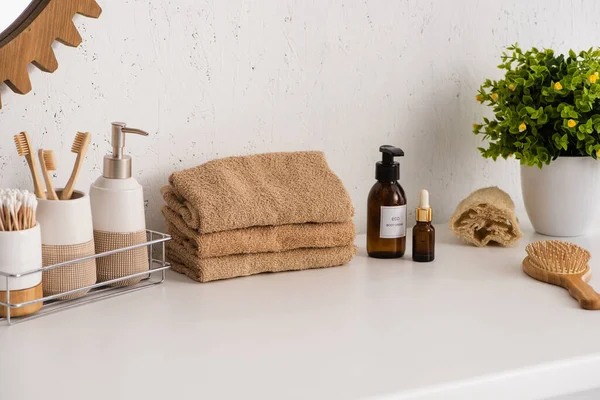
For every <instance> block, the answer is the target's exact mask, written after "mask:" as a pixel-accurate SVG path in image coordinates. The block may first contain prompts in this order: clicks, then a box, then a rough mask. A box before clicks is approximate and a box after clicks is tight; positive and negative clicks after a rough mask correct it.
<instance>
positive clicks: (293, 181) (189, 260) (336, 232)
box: [161, 151, 356, 282]
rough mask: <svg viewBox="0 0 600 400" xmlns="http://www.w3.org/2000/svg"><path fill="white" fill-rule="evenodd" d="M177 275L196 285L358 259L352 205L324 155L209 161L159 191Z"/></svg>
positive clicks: (172, 178)
mask: <svg viewBox="0 0 600 400" xmlns="http://www.w3.org/2000/svg"><path fill="white" fill-rule="evenodd" d="M161 193H162V195H163V198H164V200H165V202H166V205H165V206H164V207H163V209H162V212H163V215H164V217H165V219H166V224H167V230H168V232H169V234H170V235H171V236H172V238H173V240H171V241H169V242H167V258H168V259H169V261H170V262H171V264H172V269H173V270H175V271H177V272H179V273H182V274H185V275H187V276H188V277H190V278H191V279H194V280H196V281H198V282H208V281H213V280H217V279H227V278H234V277H238V276H246V275H252V274H258V273H262V272H278V271H288V270H301V269H309V268H322V267H333V266H337V265H342V264H345V263H347V262H348V261H350V260H351V259H352V257H353V256H354V254H355V253H356V247H355V246H354V239H355V236H356V231H355V227H354V223H353V222H352V216H353V214H354V207H353V206H352V201H351V200H350V196H349V195H348V192H347V191H346V189H345V188H344V186H343V184H342V182H341V181H340V179H339V178H338V177H337V176H336V175H335V174H334V173H333V172H332V171H331V170H330V169H329V167H328V166H327V162H326V161H325V156H324V155H323V153H321V152H314V151H311V152H294V153H268V154H258V155H252V156H245V157H230V158H224V159H219V160H214V161H210V162H208V163H206V164H202V165H200V166H198V167H195V168H190V169H186V170H183V171H179V172H175V173H173V174H172V175H171V176H170V178H169V185H167V186H165V187H163V188H162V189H161Z"/></svg>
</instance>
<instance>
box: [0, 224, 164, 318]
mask: <svg viewBox="0 0 600 400" xmlns="http://www.w3.org/2000/svg"><path fill="white" fill-rule="evenodd" d="M146 237H147V239H148V240H147V241H146V242H145V243H140V244H136V245H133V246H128V247H124V248H122V249H117V250H111V251H106V252H104V253H99V254H95V255H92V256H88V257H82V258H78V259H75V260H71V261H66V262H62V263H58V264H54V265H49V266H47V267H43V268H39V269H35V270H31V271H27V272H23V273H20V274H8V273H5V272H2V271H0V279H5V282H6V302H2V301H0V306H3V307H6V317H5V318H0V321H6V323H8V325H13V324H15V323H19V322H23V321H28V320H30V319H34V318H39V317H41V316H44V315H48V314H52V313H55V312H58V311H62V310H66V309H68V308H73V307H77V306H80V305H83V304H87V303H91V302H94V301H98V300H103V299H107V298H110V297H115V296H119V295H121V294H126V293H131V292H135V291H138V290H142V289H146V288H149V287H152V286H155V285H160V284H161V283H163V282H164V280H165V277H166V272H167V269H169V268H170V267H171V264H169V263H168V262H167V261H166V258H165V256H166V253H165V242H167V241H169V240H171V236H169V235H167V234H166V233H161V232H156V231H152V230H149V229H147V230H146ZM141 247H147V248H148V262H149V264H150V269H149V270H148V271H143V272H138V273H135V274H131V275H127V276H123V277H121V278H116V279H111V280H108V281H105V282H100V283H95V284H93V285H89V286H84V287H80V288H77V289H74V290H69V291H66V292H63V293H58V294H54V295H52V296H45V297H42V298H39V299H36V300H31V301H27V302H23V303H11V300H10V292H11V289H10V283H11V280H12V279H16V278H20V277H22V276H27V275H31V274H39V273H41V272H44V271H49V270H52V269H55V268H59V267H62V266H65V265H70V264H75V263H78V262H82V261H86V260H90V259H96V258H100V257H106V256H110V255H112V254H116V253H121V252H124V251H128V250H133V249H137V248H141ZM155 254H158V258H155V257H154V255H155ZM137 277H142V280H141V282H139V283H137V284H135V285H131V286H125V287H111V286H109V285H112V284H114V283H117V282H121V281H125V280H127V279H132V278H137ZM84 291H89V292H88V293H86V294H85V295H83V296H82V297H78V298H76V299H70V300H61V299H60V298H61V297H64V296H67V295H70V294H73V293H78V292H84ZM39 302H43V307H42V309H41V310H40V311H38V312H36V313H35V314H32V315H28V316H23V317H12V318H11V315H10V314H11V310H13V309H19V308H21V307H25V306H28V305H30V304H34V303H39Z"/></svg>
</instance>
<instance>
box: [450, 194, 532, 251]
mask: <svg viewBox="0 0 600 400" xmlns="http://www.w3.org/2000/svg"><path fill="white" fill-rule="evenodd" d="M450 230H451V231H452V232H454V234H455V235H457V236H458V237H461V238H463V239H464V240H465V241H467V242H469V243H471V244H474V245H475V246H478V247H482V246H485V245H487V244H488V243H489V242H496V243H499V244H501V245H503V246H508V245H511V244H513V243H514V242H516V241H517V240H519V238H520V237H521V236H523V233H522V232H521V230H520V229H519V222H518V220H517V217H516V216H515V204H514V203H513V201H512V199H511V198H510V196H509V195H508V194H507V193H505V192H504V191H502V190H500V189H498V188H497V187H489V188H484V189H479V190H476V191H475V192H473V193H471V194H470V195H469V196H468V197H467V198H466V199H464V200H463V201H461V202H460V204H459V205H458V207H457V208H456V211H454V214H452V217H451V218H450Z"/></svg>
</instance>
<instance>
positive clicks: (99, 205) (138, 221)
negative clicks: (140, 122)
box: [90, 122, 149, 286]
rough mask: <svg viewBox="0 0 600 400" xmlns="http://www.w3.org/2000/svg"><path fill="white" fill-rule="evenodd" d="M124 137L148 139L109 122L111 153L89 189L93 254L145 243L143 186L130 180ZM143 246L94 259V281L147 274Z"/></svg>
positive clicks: (132, 179) (121, 283)
mask: <svg viewBox="0 0 600 400" xmlns="http://www.w3.org/2000/svg"><path fill="white" fill-rule="evenodd" d="M127 134H138V135H142V136H148V133H146V132H144V131H142V130H139V129H134V128H128V127H127V126H126V124H125V123H123V122H113V123H112V134H111V141H112V154H108V155H106V156H104V170H103V173H102V176H101V177H99V178H98V179H97V180H96V182H94V183H93V184H92V186H91V188H90V201H91V204H92V220H93V224H94V239H95V243H96V253H102V252H105V251H110V250H116V249H119V248H123V247H127V246H132V245H136V244H141V243H144V242H146V218H145V213H144V194H143V188H142V186H141V185H140V184H139V183H138V182H137V181H136V180H135V178H133V177H132V166H131V164H132V161H131V156H129V155H125V154H124V148H125V137H126V136H127ZM148 268H149V265H148V254H147V250H146V248H145V247H141V248H137V249H133V250H129V251H126V252H122V253H117V254H113V255H110V256H107V257H101V258H98V259H97V275H98V276H97V278H98V279H97V280H98V282H105V281H108V280H111V279H116V278H122V277H124V276H127V275H131V274H133V273H137V272H143V271H147V270H148ZM141 279H142V277H138V278H132V279H128V280H125V281H121V282H117V283H115V284H114V286H126V285H132V284H135V283H138V282H139V281H140V280H141Z"/></svg>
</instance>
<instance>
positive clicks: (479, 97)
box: [475, 94, 483, 103]
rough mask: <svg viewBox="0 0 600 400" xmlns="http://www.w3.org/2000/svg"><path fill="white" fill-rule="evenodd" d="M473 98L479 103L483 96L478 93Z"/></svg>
mask: <svg viewBox="0 0 600 400" xmlns="http://www.w3.org/2000/svg"><path fill="white" fill-rule="evenodd" d="M475 100H477V101H478V102H480V103H481V102H482V101H483V97H482V96H481V95H480V94H478V95H477V96H475Z"/></svg>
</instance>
